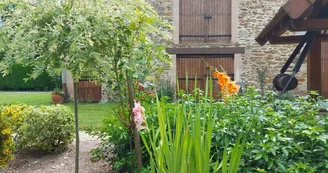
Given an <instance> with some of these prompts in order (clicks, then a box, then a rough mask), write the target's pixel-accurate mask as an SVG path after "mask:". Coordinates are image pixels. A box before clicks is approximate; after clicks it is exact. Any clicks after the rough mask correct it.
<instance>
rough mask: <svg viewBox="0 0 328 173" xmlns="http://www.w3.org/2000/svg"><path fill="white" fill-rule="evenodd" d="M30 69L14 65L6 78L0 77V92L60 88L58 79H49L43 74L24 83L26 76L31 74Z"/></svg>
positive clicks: (59, 79)
mask: <svg viewBox="0 0 328 173" xmlns="http://www.w3.org/2000/svg"><path fill="white" fill-rule="evenodd" d="M32 70H33V69H32V68H31V67H23V66H22V65H15V66H14V67H13V69H12V73H11V74H8V75H7V76H6V77H2V76H1V77H0V90H6V91H26V90H27V91H50V90H52V89H54V88H56V87H61V78H60V77H50V76H49V75H48V74H46V73H43V74H42V75H40V76H39V77H37V78H36V79H35V80H28V81H26V82H25V81H24V79H25V78H28V77H29V76H28V74H30V73H31V72H32Z"/></svg>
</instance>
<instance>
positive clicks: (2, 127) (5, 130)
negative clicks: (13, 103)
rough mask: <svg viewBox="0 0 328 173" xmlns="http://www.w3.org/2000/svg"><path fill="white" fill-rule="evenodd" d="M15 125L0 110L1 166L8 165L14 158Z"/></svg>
mask: <svg viewBox="0 0 328 173" xmlns="http://www.w3.org/2000/svg"><path fill="white" fill-rule="evenodd" d="M12 135H13V126H12V124H11V123H10V121H9V119H8V117H6V116H4V114H2V113H1V110H0V168H3V167H6V165H7V162H8V161H9V160H12V159H13V158H14V155H13V154H12V152H13V150H14V142H13V140H12Z"/></svg>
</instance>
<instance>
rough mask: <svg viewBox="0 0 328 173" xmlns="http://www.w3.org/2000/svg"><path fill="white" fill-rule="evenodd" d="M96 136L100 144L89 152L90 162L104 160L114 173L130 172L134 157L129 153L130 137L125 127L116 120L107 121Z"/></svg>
mask: <svg viewBox="0 0 328 173" xmlns="http://www.w3.org/2000/svg"><path fill="white" fill-rule="evenodd" d="M111 116H113V115H111ZM98 135H99V136H100V138H101V143H100V144H99V145H98V146H97V147H96V148H94V149H92V150H91V151H90V153H91V154H92V158H91V161H93V162H95V161H99V160H104V161H106V162H107V163H108V165H110V166H112V169H113V171H114V172H131V169H130V168H131V166H132V165H131V164H133V162H131V158H132V157H133V156H134V155H133V154H131V153H130V152H131V151H130V139H129V138H130V137H129V134H128V131H127V129H126V127H125V126H123V125H122V124H121V123H119V122H117V120H116V121H115V120H112V119H107V120H106V121H104V126H103V128H102V130H101V133H100V134H98ZM132 159H133V158H132Z"/></svg>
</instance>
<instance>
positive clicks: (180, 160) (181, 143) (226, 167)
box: [134, 80, 245, 173]
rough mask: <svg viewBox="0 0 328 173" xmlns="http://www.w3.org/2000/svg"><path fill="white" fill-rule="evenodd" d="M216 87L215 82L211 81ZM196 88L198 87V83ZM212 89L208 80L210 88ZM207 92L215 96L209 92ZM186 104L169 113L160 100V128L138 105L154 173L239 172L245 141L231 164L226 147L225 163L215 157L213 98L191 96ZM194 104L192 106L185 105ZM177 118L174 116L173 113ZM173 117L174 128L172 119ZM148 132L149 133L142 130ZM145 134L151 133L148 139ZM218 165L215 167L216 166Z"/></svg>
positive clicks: (138, 123) (136, 111) (137, 119)
mask: <svg viewBox="0 0 328 173" xmlns="http://www.w3.org/2000/svg"><path fill="white" fill-rule="evenodd" d="M210 83H211V84H210V86H211V85H212V80H211V81H210ZM195 86H197V84H196V83H195ZM207 86H208V81H207V84H206V88H208V87H207ZM195 89H196V88H195ZM205 92H206V93H210V95H212V93H213V91H212V87H211V89H210V91H208V89H206V91H205ZM186 98H187V99H186V100H184V101H183V104H175V105H174V106H171V107H170V109H173V112H172V111H168V112H167V110H168V109H167V108H166V104H165V102H159V101H158V100H157V111H158V112H157V115H158V116H157V117H158V122H159V125H158V127H157V126H149V125H148V124H149V123H148V122H147V120H146V117H145V112H144V108H143V107H141V105H140V103H136V104H135V108H134V114H135V117H134V121H135V123H136V126H137V127H138V128H139V130H140V134H141V137H142V140H143V143H144V145H145V148H146V150H147V152H148V153H149V156H150V171H151V172H153V173H155V172H159V173H169V172H181V173H191V172H195V173H203V172H204V173H209V172H223V173H227V172H228V173H237V172H238V169H239V165H240V159H241V156H242V153H243V149H244V146H245V142H242V143H241V142H240V138H238V140H237V142H236V144H235V147H234V148H233V150H232V151H231V153H232V154H231V159H230V162H229V163H228V160H229V159H228V157H229V156H228V151H227V147H225V148H226V149H225V151H224V153H223V157H222V161H221V163H220V164H219V160H220V158H215V157H213V155H212V152H211V150H212V133H213V127H214V121H213V117H214V116H213V115H215V111H214V109H213V108H214V106H213V102H212V101H211V100H213V98H211V97H210V98H208V97H207V95H205V97H204V98H202V99H200V98H199V95H197V94H195V95H194V96H192V95H189V96H187V97H186ZM194 99H197V102H193V101H194ZM190 101H192V102H193V104H192V106H189V105H188V104H184V103H187V102H190ZM172 113H173V115H170V114H172ZM172 117H173V120H172V121H173V125H171V123H172V121H171V120H170V118H172ZM142 129H146V130H142ZM145 134H148V135H147V136H145ZM213 163H215V164H213Z"/></svg>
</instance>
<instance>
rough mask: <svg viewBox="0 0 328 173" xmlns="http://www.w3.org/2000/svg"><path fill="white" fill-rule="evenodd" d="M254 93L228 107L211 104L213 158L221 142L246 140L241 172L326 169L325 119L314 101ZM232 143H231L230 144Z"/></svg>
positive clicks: (250, 92)
mask: <svg viewBox="0 0 328 173" xmlns="http://www.w3.org/2000/svg"><path fill="white" fill-rule="evenodd" d="M276 98H277V94H276V93H274V92H266V93H265V95H264V96H261V94H259V93H258V92H256V91H255V90H254V89H253V88H250V89H248V91H247V92H245V94H244V95H243V96H240V97H236V98H235V99H233V100H230V101H229V102H228V103H226V104H221V103H215V108H214V110H219V111H217V114H216V117H217V119H216V120H215V126H214V133H213V140H214V142H213V143H214V144H216V145H217V146H214V147H215V148H218V149H217V150H214V151H215V152H214V154H215V155H220V154H221V153H222V149H219V147H220V146H222V145H224V142H223V139H225V138H227V139H228V141H229V142H233V141H234V139H235V138H236V137H237V136H239V135H244V136H245V137H246V141H245V142H246V146H245V151H244V155H243V159H242V163H241V168H242V169H241V172H254V171H258V172H265V171H266V172H274V173H276V172H287V170H288V171H289V172H297V171H299V172H312V171H313V170H315V171H318V170H325V169H326V166H327V156H328V155H327V153H326V152H325V151H327V147H328V146H327V134H328V131H327V129H328V128H327V127H328V125H327V120H328V119H327V117H326V116H321V115H320V114H319V109H320V106H319V104H317V103H318V99H319V100H320V98H318V97H317V98H314V97H312V96H304V97H297V98H294V99H293V100H278V99H276ZM232 144H233V143H232ZM228 151H229V150H228Z"/></svg>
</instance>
